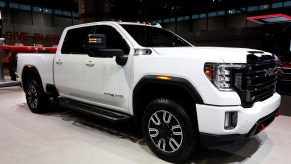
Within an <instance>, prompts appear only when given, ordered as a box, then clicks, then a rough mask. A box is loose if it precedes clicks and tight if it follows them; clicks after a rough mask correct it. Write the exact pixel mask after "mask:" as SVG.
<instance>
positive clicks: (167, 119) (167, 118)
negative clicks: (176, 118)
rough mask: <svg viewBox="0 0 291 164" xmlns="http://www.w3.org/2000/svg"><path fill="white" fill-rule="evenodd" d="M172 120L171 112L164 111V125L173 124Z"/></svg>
mask: <svg viewBox="0 0 291 164" xmlns="http://www.w3.org/2000/svg"><path fill="white" fill-rule="evenodd" d="M171 118H172V114H171V113H169V112H166V111H164V113H163V121H164V123H167V124H168V123H170V122H171Z"/></svg>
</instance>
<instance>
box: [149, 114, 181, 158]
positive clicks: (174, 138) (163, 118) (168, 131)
mask: <svg viewBox="0 0 291 164" xmlns="http://www.w3.org/2000/svg"><path fill="white" fill-rule="evenodd" d="M148 137H150V138H151V141H152V142H153V143H154V144H155V146H156V147H157V148H158V149H159V150H160V151H164V152H168V153H169V152H175V151H176V150H177V149H179V148H180V147H181V144H182V142H183V130H182V127H181V125H180V123H179V120H178V119H177V118H176V117H175V115H173V114H172V113H171V112H169V111H167V110H158V111H156V112H154V113H153V114H152V115H151V117H150V118H149V122H148Z"/></svg>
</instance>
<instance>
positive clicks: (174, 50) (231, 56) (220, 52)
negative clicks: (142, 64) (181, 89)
mask: <svg viewBox="0 0 291 164" xmlns="http://www.w3.org/2000/svg"><path fill="white" fill-rule="evenodd" d="M154 51H156V52H157V53H158V54H160V55H174V56H175V57H178V56H181V55H182V56H181V57H186V56H189V55H191V58H200V59H201V58H203V59H205V60H207V59H209V60H217V61H218V62H219V61H221V60H222V61H224V62H225V63H246V59H247V55H248V54H250V51H260V52H262V51H261V50H255V49H247V48H225V47H167V48H154ZM255 55H257V56H261V55H272V54H270V53H267V52H264V53H256V54H255ZM189 57H190V56H189Z"/></svg>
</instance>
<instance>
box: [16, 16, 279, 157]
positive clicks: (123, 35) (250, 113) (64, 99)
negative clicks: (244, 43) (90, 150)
mask: <svg viewBox="0 0 291 164" xmlns="http://www.w3.org/2000/svg"><path fill="white" fill-rule="evenodd" d="M275 59H276V57H275V55H273V54H270V53H267V52H264V51H260V50H253V49H243V48H219V47H196V46H193V45H192V44H191V43H189V42H188V41H186V40H185V39H183V38H181V37H180V36H178V35H176V34H174V33H172V32H170V31H168V30H166V29H163V28H161V27H160V26H158V25H147V24H138V23H126V22H111V21H108V22H95V23H88V24H81V25H76V26H71V27H67V28H66V29H65V30H64V32H63V34H62V36H61V39H60V42H59V45H58V48H57V52H56V54H54V55H53V54H19V55H18V66H17V74H18V76H19V78H18V79H19V81H20V82H21V83H22V86H23V88H24V92H25V94H26V100H27V104H28V107H29V108H30V110H31V111H32V112H33V113H41V112H45V111H47V109H48V107H49V104H50V102H58V105H60V106H63V107H66V108H70V109H73V110H77V111H81V112H85V113H88V114H91V115H94V116H97V117H101V118H104V119H108V120H112V121H124V120H128V119H133V120H135V121H136V123H137V124H138V125H140V126H141V128H142V130H143V134H144V137H145V140H146V142H147V144H148V146H149V148H150V149H151V150H152V151H153V152H154V153H155V154H156V155H157V156H158V157H160V158H162V159H164V160H166V161H169V162H183V161H186V160H188V159H189V158H190V157H191V156H192V155H193V154H194V153H193V152H195V150H197V147H198V145H200V143H202V145H206V146H210V145H216V144H217V143H224V142H229V141H235V140H238V139H243V138H249V137H252V136H254V135H256V134H257V133H259V132H260V131H262V130H263V129H264V128H265V127H266V126H267V125H269V124H270V123H271V122H272V121H273V120H274V118H275V117H276V115H278V111H277V110H278V107H279V105H280V101H281V97H280V95H279V94H277V93H276V90H275V88H276V70H277V69H276V60H275Z"/></svg>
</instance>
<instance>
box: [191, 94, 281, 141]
mask: <svg viewBox="0 0 291 164" xmlns="http://www.w3.org/2000/svg"><path fill="white" fill-rule="evenodd" d="M280 102H281V96H280V95H279V94H277V93H275V94H274V95H273V96H272V97H270V98H268V99H266V100H264V101H261V102H256V103H255V104H254V105H253V107H251V108H243V107H242V106H213V105H201V104H197V105H196V110H197V119H198V127H199V131H200V133H201V134H207V135H218V136H225V135H234V136H237V135H239V136H240V135H245V136H247V135H248V134H249V133H250V131H251V130H252V129H253V128H254V126H255V125H256V124H257V123H258V122H259V121H260V120H261V119H263V118H265V117H267V116H268V115H272V113H274V112H276V110H277V109H278V107H279V105H280ZM226 112H237V113H238V119H237V125H236V127H235V128H233V129H225V128H224V122H225V113H226ZM238 138H240V137H238ZM242 138H244V137H242Z"/></svg>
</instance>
